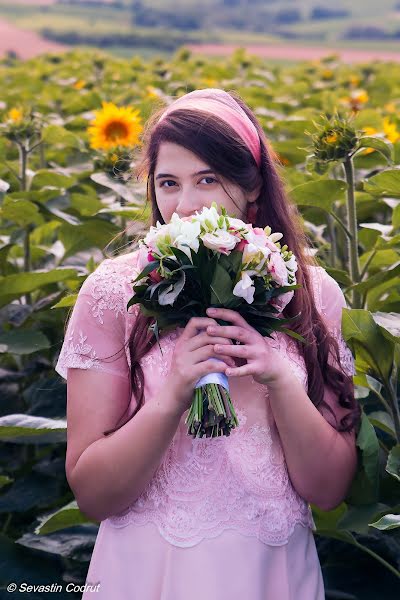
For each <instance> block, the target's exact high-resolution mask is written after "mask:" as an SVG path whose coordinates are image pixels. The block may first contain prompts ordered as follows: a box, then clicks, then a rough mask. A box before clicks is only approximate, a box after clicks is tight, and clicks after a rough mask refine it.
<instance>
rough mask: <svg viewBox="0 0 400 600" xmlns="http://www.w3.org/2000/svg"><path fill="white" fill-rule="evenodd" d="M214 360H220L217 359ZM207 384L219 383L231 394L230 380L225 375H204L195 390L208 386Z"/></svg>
mask: <svg viewBox="0 0 400 600" xmlns="http://www.w3.org/2000/svg"><path fill="white" fill-rule="evenodd" d="M214 360H220V359H219V358H215V359H214ZM221 362H223V361H221ZM206 383H219V384H220V385H222V386H223V387H224V388H225V389H226V390H227V391H228V392H229V383H228V378H227V376H226V375H225V373H207V375H203V377H200V379H199V380H198V382H197V383H196V385H195V388H198V387H201V386H202V385H206Z"/></svg>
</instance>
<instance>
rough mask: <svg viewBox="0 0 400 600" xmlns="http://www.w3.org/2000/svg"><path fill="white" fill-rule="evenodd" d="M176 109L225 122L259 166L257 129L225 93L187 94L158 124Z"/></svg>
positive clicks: (216, 91)
mask: <svg viewBox="0 0 400 600" xmlns="http://www.w3.org/2000/svg"><path fill="white" fill-rule="evenodd" d="M178 108H190V109H197V110H204V111H207V112H210V113H212V114H214V115H217V116H218V117H220V119H222V120H224V121H226V123H228V125H230V126H231V127H232V128H233V129H234V130H235V131H236V133H238V134H239V136H240V137H241V138H242V140H243V141H244V142H245V143H246V145H247V147H248V148H249V150H250V151H251V153H252V155H253V157H254V160H255V161H256V163H257V166H258V167H259V166H260V164H261V146H260V138H259V136H258V132H257V129H256V128H255V126H254V124H253V123H252V122H251V121H250V119H249V117H248V116H247V115H246V113H245V112H244V110H243V109H242V108H241V107H240V106H239V104H238V103H237V102H236V101H235V100H234V98H232V96H230V95H229V94H228V93H227V92H225V91H224V90H220V89H218V88H206V89H204V90H194V91H193V92H189V93H188V94H185V95H184V96H181V97H180V98H178V99H177V100H175V101H174V102H173V103H172V104H170V105H169V106H168V107H167V109H166V110H165V112H164V113H163V114H162V115H161V118H160V119H159V121H158V122H160V121H162V119H164V117H165V116H166V115H168V114H170V113H171V112H172V111H174V110H175V109H178Z"/></svg>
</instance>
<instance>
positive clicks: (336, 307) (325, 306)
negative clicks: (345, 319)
mask: <svg viewBox="0 0 400 600" xmlns="http://www.w3.org/2000/svg"><path fill="white" fill-rule="evenodd" d="M317 271H318V273H316V277H315V298H316V303H317V307H318V308H319V310H320V312H321V313H322V315H323V317H324V321H325V323H326V324H327V327H328V329H329V331H330V333H331V334H332V335H333V336H334V338H335V339H336V340H337V342H338V345H339V355H340V361H341V365H342V369H343V371H344V372H345V373H346V374H347V375H355V373H356V370H355V366H354V357H353V355H352V353H351V350H350V348H349V347H348V346H347V345H346V342H345V341H344V339H343V335H342V308H347V304H346V299H345V297H344V294H343V292H342V290H341V289H340V286H339V284H338V283H337V282H336V281H335V279H334V278H333V277H331V276H330V275H329V274H328V273H327V272H326V271H325V269H323V268H322V267H318V268H317Z"/></svg>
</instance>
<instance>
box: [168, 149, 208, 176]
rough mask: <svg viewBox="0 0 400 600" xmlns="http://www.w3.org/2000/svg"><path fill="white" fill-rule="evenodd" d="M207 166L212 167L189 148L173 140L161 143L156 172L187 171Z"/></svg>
mask: <svg viewBox="0 0 400 600" xmlns="http://www.w3.org/2000/svg"><path fill="white" fill-rule="evenodd" d="M205 168H210V166H209V165H208V164H207V163H205V162H204V161H203V160H202V159H201V158H199V157H198V156H197V155H196V154H194V153H193V152H191V151H190V150H188V149H187V148H184V147H183V146H179V145H178V144H174V143H172V142H162V143H161V144H160V147H159V150H158V156H157V163H156V174H157V173H159V172H163V173H164V172H165V173H175V171H179V172H186V171H187V170H188V169H190V171H192V170H195V169H198V170H200V169H205Z"/></svg>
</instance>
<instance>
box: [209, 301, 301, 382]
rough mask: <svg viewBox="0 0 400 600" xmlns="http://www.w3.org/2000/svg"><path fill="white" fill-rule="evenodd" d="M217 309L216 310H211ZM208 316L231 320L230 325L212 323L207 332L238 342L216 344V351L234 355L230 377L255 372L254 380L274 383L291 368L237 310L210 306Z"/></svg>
mask: <svg viewBox="0 0 400 600" xmlns="http://www.w3.org/2000/svg"><path fill="white" fill-rule="evenodd" d="M212 311H215V312H212ZM207 315H208V316H209V317H212V318H213V319H223V320H224V321H230V322H231V323H233V326H231V325H218V324H217V325H211V326H208V327H207V333H209V334H212V335H217V336H218V337H223V338H230V339H232V340H234V341H236V340H237V342H240V345H237V342H236V343H235V344H233V345H231V346H226V345H225V344H224V345H222V346H221V345H220V344H216V345H215V346H214V350H215V352H216V354H218V353H220V352H221V353H223V354H224V355H229V356H232V357H233V358H234V360H235V363H236V365H237V366H236V367H235V368H234V367H228V368H227V369H225V374H226V375H229V376H230V377H243V376H245V375H252V376H253V379H254V380H255V381H257V382H258V383H261V384H268V383H274V384H276V382H277V381H278V380H279V379H280V378H281V377H283V375H284V374H285V372H286V373H287V371H288V370H290V365H289V363H288V361H287V360H286V359H285V357H284V356H282V355H281V354H280V353H279V352H278V351H277V350H276V349H275V348H273V347H272V345H271V344H269V343H268V338H267V337H264V336H262V335H261V333H259V332H258V331H256V330H255V329H254V327H252V326H251V325H249V324H248V323H247V321H246V320H245V319H244V318H243V317H242V316H241V315H240V314H239V313H238V312H236V311H235V310H231V309H229V308H215V309H210V308H208V309H207Z"/></svg>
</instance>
